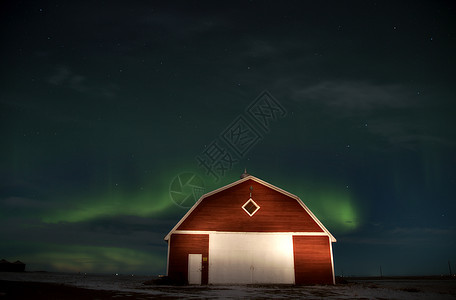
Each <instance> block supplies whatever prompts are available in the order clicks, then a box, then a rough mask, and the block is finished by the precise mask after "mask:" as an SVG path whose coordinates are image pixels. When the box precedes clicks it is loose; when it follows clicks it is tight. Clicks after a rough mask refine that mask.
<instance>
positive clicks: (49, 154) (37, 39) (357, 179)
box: [0, 0, 456, 275]
mask: <svg viewBox="0 0 456 300" xmlns="http://www.w3.org/2000/svg"><path fill="white" fill-rule="evenodd" d="M455 12H456V10H455V6H454V3H452V1H447V2H444V1H427V2H423V1H408V2H407V1H401V2H400V3H399V1H387V2H385V1H348V2H343V3H342V2H341V1H317V2H316V1H275V2H273V1H237V2H235V1H231V2H219V1H217V2H215V1H177V2H176V1H167V2H166V3H165V1H163V2H155V1H12V0H10V1H2V4H1V5H0V22H1V30H0V34H1V36H0V45H1V46H0V60H1V68H0V76H1V81H0V137H1V148H0V238H1V242H0V259H1V258H4V259H7V260H11V261H15V260H17V259H19V260H21V261H24V262H25V263H27V269H28V270H47V271H62V272H97V273H132V274H151V275H153V274H164V273H165V272H166V255H167V244H166V242H165V241H164V240H163V238H164V236H165V235H166V234H167V233H168V232H169V231H170V230H171V229H172V227H173V226H174V225H175V224H176V223H177V222H178V221H179V219H180V218H181V217H182V216H183V215H184V214H185V213H186V211H187V210H188V208H189V205H190V204H191V203H192V201H193V203H194V201H195V199H194V197H195V196H196V197H197V196H198V195H199V194H201V192H202V191H205V192H209V191H212V190H214V189H216V188H219V187H221V186H224V185H226V184H229V183H231V182H234V181H235V180H237V179H239V176H240V174H241V173H242V172H243V171H244V168H247V172H248V173H250V174H252V175H254V176H256V177H258V178H260V179H262V180H265V181H267V182H269V183H271V184H273V185H275V186H278V187H280V188H282V189H284V190H286V191H289V192H290V193H293V194H295V195H297V196H299V197H300V198H301V199H302V200H303V201H304V203H305V204H306V205H307V206H308V207H309V208H310V209H311V210H312V211H313V212H314V213H315V215H316V216H317V217H318V218H319V219H320V220H321V221H322V223H323V224H324V225H325V226H326V227H327V228H328V230H329V231H330V232H331V233H332V234H333V235H334V236H335V237H336V239H337V240H338V242H337V243H335V244H334V248H333V249H334V259H335V270H336V275H379V272H380V271H379V270H380V267H381V268H382V272H383V275H423V274H426V275H437V274H448V272H449V270H448V261H450V263H451V266H452V267H453V271H455V270H456V215H455V213H456V202H455V200H456V174H455V170H456V155H455V154H456V151H455V150H456V121H455V120H456V118H455V113H456V103H455V100H456V84H455V78H456V74H455V70H456V56H455V53H456V26H455V25H456V24H455V23H456V22H455V20H456V15H455ZM267 104H269V105H272V106H269V107H268V106H267ZM249 109H250V110H249ZM251 109H253V110H255V109H263V112H265V115H266V116H264V117H263V118H259V119H258V118H257V119H255V117H254V116H258V115H255V114H251V113H249V112H252V110H251ZM261 122H263V123H261ZM264 122H266V123H264ZM264 125H266V126H264ZM236 130H238V131H236ZM247 130H248V131H247ZM233 132H234V133H236V132H237V133H238V134H239V135H237V136H236V135H234V136H233V135H231V138H232V140H231V141H232V142H233V141H234V142H236V143H238V144H237V146H238V148H236V147H233V145H229V141H230V134H229V133H233ZM241 134H242V135H241ZM227 137H228V139H227ZM233 138H236V140H233ZM235 146H236V145H235ZM230 147H231V148H230ZM216 151H219V153H217V152H216ZM211 155H212V156H211ZM215 156H217V157H215ZM211 158H213V159H214V160H213V161H211V160H210V159H211ZM221 167H224V169H222V168H221ZM178 175H180V176H179V177H176V176H178ZM190 178H193V179H192V180H191V181H190V182H187V184H186V181H187V180H188V179H190ZM178 179H181V180H182V184H183V187H182V190H179V188H180V183H179V182H178V181H176V180H178ZM203 188H204V189H203ZM176 191H177V192H180V193H176ZM187 196H188V197H187ZM186 197H187V198H186Z"/></svg>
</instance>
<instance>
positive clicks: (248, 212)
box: [165, 174, 336, 284]
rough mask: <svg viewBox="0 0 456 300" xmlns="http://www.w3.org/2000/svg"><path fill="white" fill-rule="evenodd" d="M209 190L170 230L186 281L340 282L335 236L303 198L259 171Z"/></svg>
mask: <svg viewBox="0 0 456 300" xmlns="http://www.w3.org/2000/svg"><path fill="white" fill-rule="evenodd" d="M243 175H244V176H241V179H240V180H238V181H236V182H233V183H232V184H229V185H227V186H224V187H222V188H219V189H217V190H215V191H213V192H210V193H207V194H205V195H203V196H202V197H201V198H200V199H199V200H198V201H197V202H196V203H195V205H193V207H192V208H191V209H190V210H189V211H188V212H187V214H186V215H185V216H184V217H183V218H182V219H181V220H180V221H179V222H178V223H177V224H176V226H175V227H174V228H173V229H172V230H171V231H170V232H169V233H168V235H166V237H165V240H166V241H167V242H168V262H167V275H168V277H169V278H170V279H171V280H172V281H175V282H181V283H188V284H251V283H271V284H272V283H273V284H334V283H335V278H334V262H333V253H332V243H333V242H336V239H335V238H334V237H333V236H332V235H331V233H330V232H329V231H328V230H327V229H326V228H325V227H324V226H323V224H322V223H321V222H320V221H319V220H318V219H317V218H316V217H315V215H314V214H313V213H312V212H311V211H310V210H309V209H308V208H307V206H306V205H305V204H304V203H303V202H302V201H301V199H299V198H298V197H297V196H295V195H293V194H290V193H288V192H286V191H284V190H282V189H280V188H278V187H275V186H273V185H271V184H269V183H267V182H265V181H263V180H261V179H258V178H256V177H254V176H251V175H248V174H243Z"/></svg>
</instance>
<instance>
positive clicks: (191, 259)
mask: <svg viewBox="0 0 456 300" xmlns="http://www.w3.org/2000/svg"><path fill="white" fill-rule="evenodd" d="M202 268H203V255H202V254H189V255H188V284H201V270H202Z"/></svg>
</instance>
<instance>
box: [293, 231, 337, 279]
mask: <svg viewBox="0 0 456 300" xmlns="http://www.w3.org/2000/svg"><path fill="white" fill-rule="evenodd" d="M329 243H330V241H329V238H328V237H327V236H293V254H294V266H295V282H296V284H333V274H332V272H333V271H332V263H331V250H330V244H329Z"/></svg>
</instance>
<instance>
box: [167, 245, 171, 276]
mask: <svg viewBox="0 0 456 300" xmlns="http://www.w3.org/2000/svg"><path fill="white" fill-rule="evenodd" d="M167 242H168V256H167V258H166V276H168V271H169V247H170V245H169V244H171V241H167Z"/></svg>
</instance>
